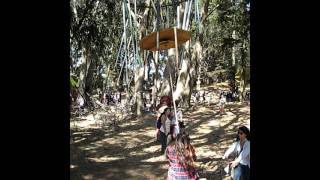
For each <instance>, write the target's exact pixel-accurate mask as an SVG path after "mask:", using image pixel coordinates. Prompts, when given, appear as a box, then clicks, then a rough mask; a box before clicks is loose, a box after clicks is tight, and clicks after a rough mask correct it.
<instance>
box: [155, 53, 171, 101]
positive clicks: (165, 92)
mask: <svg viewBox="0 0 320 180" xmlns="http://www.w3.org/2000/svg"><path fill="white" fill-rule="evenodd" d="M174 51H175V50H174V49H173V48H171V49H169V50H168V61H167V63H166V67H165V69H164V72H163V74H164V77H163V80H162V84H161V88H160V92H159V96H171V90H170V73H171V77H172V79H175V72H174V67H175V63H174V62H175V55H174Z"/></svg>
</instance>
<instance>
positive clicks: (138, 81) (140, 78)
mask: <svg viewBox="0 0 320 180" xmlns="http://www.w3.org/2000/svg"><path fill="white" fill-rule="evenodd" d="M145 4H146V5H147V6H150V0H148V1H146V2H145ZM149 9H150V8H146V9H145V11H144V13H143V17H142V22H141V23H139V22H138V21H137V17H136V16H137V10H136V0H135V12H134V18H133V19H134V21H135V23H136V27H137V28H138V30H139V37H136V38H138V39H141V38H142V36H143V35H144V33H145V31H146V29H147V27H146V26H147V22H146V21H147V16H148V13H149ZM140 57H141V59H143V62H146V61H148V58H146V57H145V53H144V51H143V50H141V51H140ZM145 67H146V66H145V65H144V66H143V64H142V63H141V64H137V66H136V71H135V91H136V102H137V103H136V107H137V108H136V115H137V116H141V114H142V112H141V107H142V104H143V101H142V93H143V83H144V82H145V81H144V75H145Z"/></svg>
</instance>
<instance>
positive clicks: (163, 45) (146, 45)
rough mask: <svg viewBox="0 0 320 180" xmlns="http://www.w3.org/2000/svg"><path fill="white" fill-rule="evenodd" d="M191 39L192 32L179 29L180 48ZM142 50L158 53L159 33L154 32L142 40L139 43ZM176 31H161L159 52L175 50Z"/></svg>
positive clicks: (171, 29)
mask: <svg viewBox="0 0 320 180" xmlns="http://www.w3.org/2000/svg"><path fill="white" fill-rule="evenodd" d="M190 38H191V32H189V31H185V30H182V29H177V41H178V46H179V45H181V44H183V43H185V42H187V41H188V40H189V39H190ZM139 45H140V48H141V49H145V50H150V51H156V50H157V32H153V33H151V34H149V35H148V36H145V37H144V38H142V40H141V41H140V43H139ZM174 47H175V43H174V29H173V28H170V29H162V30H160V31H159V50H166V49H170V48H174Z"/></svg>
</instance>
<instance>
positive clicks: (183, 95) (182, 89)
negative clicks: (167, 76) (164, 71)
mask: <svg viewBox="0 0 320 180" xmlns="http://www.w3.org/2000/svg"><path fill="white" fill-rule="evenodd" d="M188 45H189V42H187V43H186V45H185V51H186V50H187V48H186V47H188ZM184 57H185V58H183V59H182V64H181V69H180V70H179V75H178V80H177V86H176V90H175V92H174V94H173V98H174V101H176V102H177V103H176V104H177V106H178V105H179V103H180V102H181V101H183V106H187V105H189V101H188V100H189V98H190V93H191V86H190V82H191V77H190V75H191V74H190V64H191V63H190V58H189V56H184Z"/></svg>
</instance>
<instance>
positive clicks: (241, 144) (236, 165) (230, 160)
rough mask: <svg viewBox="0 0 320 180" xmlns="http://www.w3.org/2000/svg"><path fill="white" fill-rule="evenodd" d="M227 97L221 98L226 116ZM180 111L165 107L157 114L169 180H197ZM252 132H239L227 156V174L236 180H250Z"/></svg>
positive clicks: (221, 107)
mask: <svg viewBox="0 0 320 180" xmlns="http://www.w3.org/2000/svg"><path fill="white" fill-rule="evenodd" d="M225 102H226V100H225V95H224V94H221V95H220V101H219V104H220V113H224V104H225ZM183 122H184V121H183V119H182V111H181V109H178V110H177V113H176V115H175V111H174V109H173V108H171V106H167V105H163V106H161V107H160V108H158V110H157V120H156V137H157V140H158V141H160V144H161V154H164V155H165V157H166V159H167V160H168V163H169V168H168V176H167V179H168V180H182V179H183V180H195V179H199V178H200V176H199V174H198V172H197V168H196V166H195V163H194V162H195V161H196V160H197V155H196V150H195V148H194V146H192V143H191V139H190V137H189V135H188V133H187V132H186V131H185V125H184V123H183ZM249 135H250V131H249V129H248V128H247V127H245V126H241V127H239V128H238V132H237V138H236V140H235V142H234V143H233V144H232V145H231V146H230V148H229V149H228V150H227V151H226V152H225V154H224V155H223V157H222V159H223V160H225V161H226V164H227V167H226V168H225V171H226V174H228V175H230V176H231V177H232V179H233V180H240V179H242V180H249V174H250V141H249Z"/></svg>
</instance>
